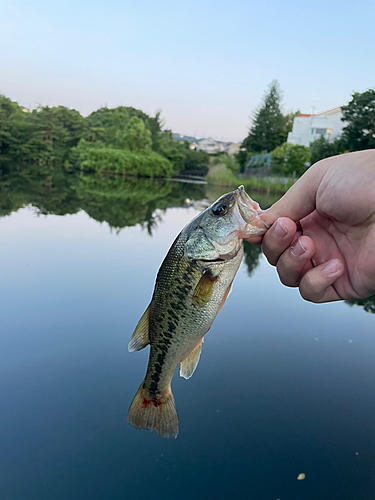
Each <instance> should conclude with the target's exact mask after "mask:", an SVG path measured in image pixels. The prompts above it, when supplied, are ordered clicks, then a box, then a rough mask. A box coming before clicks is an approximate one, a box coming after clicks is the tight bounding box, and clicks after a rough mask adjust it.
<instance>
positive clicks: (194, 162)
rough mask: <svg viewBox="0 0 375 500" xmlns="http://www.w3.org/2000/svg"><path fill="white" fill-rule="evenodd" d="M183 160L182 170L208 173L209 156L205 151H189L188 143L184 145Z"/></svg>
mask: <svg viewBox="0 0 375 500" xmlns="http://www.w3.org/2000/svg"><path fill="white" fill-rule="evenodd" d="M184 154H185V160H184V168H183V170H200V171H202V172H204V173H207V172H208V165H209V161H210V155H209V154H208V153H206V152H205V151H196V150H191V149H189V143H185V149H184Z"/></svg>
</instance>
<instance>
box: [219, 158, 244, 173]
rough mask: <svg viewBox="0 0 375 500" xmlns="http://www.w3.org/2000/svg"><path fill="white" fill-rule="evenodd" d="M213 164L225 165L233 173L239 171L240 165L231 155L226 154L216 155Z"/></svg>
mask: <svg viewBox="0 0 375 500" xmlns="http://www.w3.org/2000/svg"><path fill="white" fill-rule="evenodd" d="M213 164H214V165H225V166H226V168H227V169H228V170H229V171H230V172H233V173H234V174H238V173H239V171H240V165H239V163H237V162H236V160H235V159H234V158H233V156H228V155H220V156H217V157H216V158H215V160H214V162H213Z"/></svg>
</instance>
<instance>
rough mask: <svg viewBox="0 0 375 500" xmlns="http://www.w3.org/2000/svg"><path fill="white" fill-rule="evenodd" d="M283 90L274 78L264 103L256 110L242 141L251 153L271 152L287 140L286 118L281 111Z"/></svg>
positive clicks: (243, 145)
mask: <svg viewBox="0 0 375 500" xmlns="http://www.w3.org/2000/svg"><path fill="white" fill-rule="evenodd" d="M281 102H282V92H281V89H280V85H279V82H278V81H277V80H274V81H273V82H272V83H271V84H270V85H269V88H268V91H267V92H266V94H265V95H264V98H263V104H262V105H261V107H260V108H259V109H258V111H256V112H255V116H254V118H253V123H252V126H251V127H250V130H249V135H248V136H247V137H246V138H245V140H244V141H243V143H242V147H243V148H246V149H247V151H248V152H250V153H265V152H270V151H272V150H273V149H275V148H276V147H277V146H280V144H282V143H283V142H284V141H285V126H286V120H285V117H284V116H283V114H282V112H281Z"/></svg>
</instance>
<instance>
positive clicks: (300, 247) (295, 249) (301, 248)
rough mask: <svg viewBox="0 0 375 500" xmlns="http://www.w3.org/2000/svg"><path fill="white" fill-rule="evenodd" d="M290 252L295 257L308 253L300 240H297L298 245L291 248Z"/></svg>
mask: <svg viewBox="0 0 375 500" xmlns="http://www.w3.org/2000/svg"><path fill="white" fill-rule="evenodd" d="M290 252H291V253H292V254H293V255H294V256H295V257H299V256H300V255H303V254H304V253H305V252H306V248H305V247H304V246H303V245H302V243H301V242H300V240H299V239H298V240H297V243H296V244H295V245H294V246H293V247H292V248H291V250H290Z"/></svg>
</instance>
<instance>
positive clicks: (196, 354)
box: [180, 338, 203, 379]
mask: <svg viewBox="0 0 375 500" xmlns="http://www.w3.org/2000/svg"><path fill="white" fill-rule="evenodd" d="M202 342H203V338H202V339H201V340H200V341H199V342H198V344H197V345H196V346H195V347H194V349H193V350H192V351H191V352H190V354H188V355H187V356H186V358H185V359H184V360H183V361H181V364H180V377H184V378H186V379H188V378H190V377H191V376H192V375H193V373H194V372H195V369H196V367H197V365H198V361H199V358H200V355H201V351H202Z"/></svg>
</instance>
